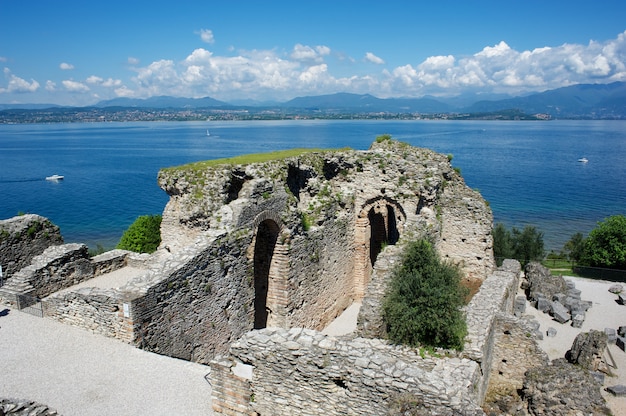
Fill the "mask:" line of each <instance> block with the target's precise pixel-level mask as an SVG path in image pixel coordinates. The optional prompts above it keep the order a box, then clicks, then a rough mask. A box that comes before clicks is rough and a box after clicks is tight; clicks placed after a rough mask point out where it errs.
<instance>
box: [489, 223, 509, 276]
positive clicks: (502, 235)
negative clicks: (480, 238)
mask: <svg viewBox="0 0 626 416" xmlns="http://www.w3.org/2000/svg"><path fill="white" fill-rule="evenodd" d="M493 256H494V257H495V258H496V264H497V265H498V267H499V266H502V262H503V261H504V259H510V258H513V242H512V241H511V233H510V232H509V230H507V229H506V228H505V227H504V224H502V223H499V224H496V226H495V228H494V229H493Z"/></svg>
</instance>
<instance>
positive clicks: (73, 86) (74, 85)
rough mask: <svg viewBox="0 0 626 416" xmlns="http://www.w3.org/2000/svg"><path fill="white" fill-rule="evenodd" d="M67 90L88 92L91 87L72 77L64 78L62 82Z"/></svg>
mask: <svg viewBox="0 0 626 416" xmlns="http://www.w3.org/2000/svg"><path fill="white" fill-rule="evenodd" d="M61 84H63V86H64V87H65V89H66V90H68V91H70V92H87V91H89V87H88V86H86V85H85V84H83V83H82V82H78V81H73V80H71V79H68V80H64V81H62V82H61Z"/></svg>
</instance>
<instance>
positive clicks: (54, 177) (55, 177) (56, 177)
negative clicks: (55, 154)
mask: <svg viewBox="0 0 626 416" xmlns="http://www.w3.org/2000/svg"><path fill="white" fill-rule="evenodd" d="M63 179H65V176H62V175H52V176H46V180H47V181H55V182H58V181H62V180H63Z"/></svg>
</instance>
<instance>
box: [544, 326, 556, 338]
mask: <svg viewBox="0 0 626 416" xmlns="http://www.w3.org/2000/svg"><path fill="white" fill-rule="evenodd" d="M546 335H547V336H549V337H556V328H554V327H550V328H548V330H547V331H546Z"/></svg>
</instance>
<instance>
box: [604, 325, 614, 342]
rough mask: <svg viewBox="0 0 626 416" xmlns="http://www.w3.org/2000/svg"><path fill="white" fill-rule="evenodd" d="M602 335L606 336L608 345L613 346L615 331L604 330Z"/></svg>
mask: <svg viewBox="0 0 626 416" xmlns="http://www.w3.org/2000/svg"><path fill="white" fill-rule="evenodd" d="M604 333H605V334H606V336H607V339H608V343H609V344H615V341H617V331H615V329H613V328H604Z"/></svg>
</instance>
